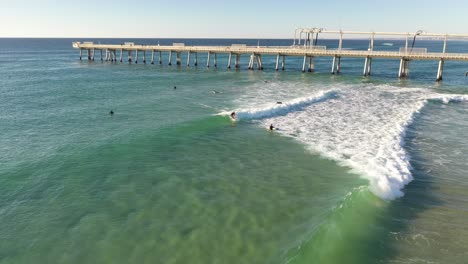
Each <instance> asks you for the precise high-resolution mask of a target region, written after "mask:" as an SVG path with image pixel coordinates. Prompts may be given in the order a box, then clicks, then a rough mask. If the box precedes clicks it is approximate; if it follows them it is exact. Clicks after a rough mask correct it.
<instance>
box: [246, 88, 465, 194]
mask: <svg viewBox="0 0 468 264" xmlns="http://www.w3.org/2000/svg"><path fill="white" fill-rule="evenodd" d="M285 88H287V87H285ZM254 92H256V93H257V95H256V96H252V94H249V95H247V96H248V97H249V98H255V99H256V100H257V102H258V101H259V100H265V99H266V98H263V97H262V94H263V93H262V91H261V90H255V91H254ZM428 100H441V101H442V102H445V103H447V102H449V101H451V100H456V101H468V96H467V95H452V94H437V93H434V92H432V91H431V90H429V89H411V88H397V87H391V86H387V85H380V86H377V87H376V86H372V85H358V86H357V85H355V86H342V87H340V88H337V89H334V90H332V91H328V92H323V91H322V92H315V93H313V95H312V96H309V97H300V98H298V99H295V100H290V101H288V102H287V103H285V104H282V105H270V106H269V107H265V106H264V105H263V106H258V105H257V103H255V101H254V100H247V105H246V106H247V110H243V109H241V110H238V112H237V115H238V116H239V118H240V119H242V118H248V119H255V120H257V119H258V120H259V122H260V124H261V125H262V126H265V127H267V126H268V125H269V124H274V125H275V126H276V127H279V128H280V129H281V130H280V131H281V133H284V134H285V135H288V136H292V137H294V138H296V139H297V140H299V141H301V142H303V143H304V144H306V145H307V146H308V148H309V149H310V150H312V151H314V152H318V153H320V154H321V155H323V156H325V157H328V158H331V159H334V160H337V161H338V162H340V163H341V164H342V165H345V166H349V167H350V168H352V170H353V171H354V172H356V173H358V174H360V175H361V176H362V177H364V178H366V179H368V180H369V184H370V187H369V188H370V190H371V191H372V192H373V193H374V194H376V195H377V196H379V197H381V198H383V199H395V198H397V197H401V196H402V195H403V192H402V189H403V188H404V186H405V185H406V184H408V183H409V182H410V181H411V180H412V179H413V177H412V175H411V165H410V163H409V160H410V157H409V156H408V154H407V152H406V151H405V149H404V148H403V146H404V143H405V142H404V138H405V133H406V128H407V127H408V125H409V124H411V123H412V122H413V120H414V116H415V114H417V113H418V112H419V111H420V110H421V109H422V108H423V107H424V105H425V104H426V103H427V101H428ZM239 101H240V102H241V103H242V104H245V103H246V100H243V99H240V100H239Z"/></svg>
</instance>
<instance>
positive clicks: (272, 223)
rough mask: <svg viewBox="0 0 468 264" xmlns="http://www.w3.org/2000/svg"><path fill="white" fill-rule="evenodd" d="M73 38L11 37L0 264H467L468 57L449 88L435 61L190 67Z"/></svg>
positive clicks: (3, 83)
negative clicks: (81, 53) (81, 49)
mask: <svg viewBox="0 0 468 264" xmlns="http://www.w3.org/2000/svg"><path fill="white" fill-rule="evenodd" d="M71 41H72V40H60V39H55V40H34V39H21V40H15V39H0V47H1V49H0V72H1V73H2V78H1V79H0V90H1V91H0V92H1V94H2V95H1V96H0V110H1V111H0V122H1V127H0V130H1V133H0V148H1V153H2V154H1V155H0V163H1V166H0V188H1V191H0V222H1V223H2V224H1V225H0V237H1V238H2V239H1V240H0V263H465V259H466V257H467V255H468V239H467V237H468V236H467V235H468V234H467V231H466V230H467V229H466V227H467V226H468V207H467V203H466V202H467V201H468V184H467V183H466V178H467V175H466V171H468V164H467V162H466V158H467V153H468V138H467V137H466V136H465V134H466V131H467V129H468V118H467V113H468V105H467V103H466V100H467V98H468V97H467V94H468V79H466V78H465V77H464V72H465V71H466V69H467V67H468V66H467V65H466V64H463V63H457V62H447V63H446V69H445V73H444V82H443V83H442V84H435V83H434V82H433V81H434V79H435V72H436V66H434V65H435V63H432V62H412V64H411V72H410V74H411V77H410V79H408V80H398V79H397V78H396V77H395V75H396V72H397V70H398V61H391V60H390V61H378V60H375V61H374V63H373V74H374V75H373V76H372V77H370V78H362V77H361V76H360V73H361V72H362V66H363V62H362V61H361V60H358V59H354V60H353V59H348V60H343V62H342V63H343V67H342V69H343V74H342V75H339V76H331V75H329V73H328V72H329V69H330V67H331V66H330V65H331V63H330V61H329V60H328V59H326V58H318V59H317V60H316V67H315V68H316V71H317V72H315V73H313V74H310V73H306V74H303V73H301V72H300V68H301V59H300V58H298V59H293V58H288V59H287V64H286V71H285V72H281V71H280V72H275V71H274V70H273V69H274V63H275V59H276V58H275V57H271V58H268V57H266V58H263V59H264V67H265V70H264V71H248V70H247V69H245V68H246V67H247V60H248V58H242V67H243V68H242V69H240V70H227V69H226V68H225V65H224V63H225V62H227V58H225V57H223V56H218V63H219V65H221V64H223V65H222V66H219V67H218V68H216V69H215V68H213V67H211V68H210V69H206V68H205V67H203V66H199V67H193V66H191V67H190V68H188V69H187V68H186V67H185V66H183V67H177V66H171V67H169V66H167V63H165V64H164V65H161V66H160V65H149V64H148V65H143V64H141V63H139V64H138V65H135V64H131V65H129V64H120V63H117V64H112V63H105V62H104V63H102V62H101V61H99V60H97V61H95V62H88V61H79V60H78V52H77V51H76V50H73V49H72V48H71ZM102 41H103V42H104V41H105V40H102ZM107 41H109V42H112V41H120V42H121V40H107ZM139 41H140V42H141V41H148V42H151V41H153V40H139ZM161 41H162V42H163V41H169V40H161ZM189 41H193V42H197V41H198V42H200V44H204V43H205V42H206V43H214V44H223V43H221V42H223V41H227V40H187V42H189ZM210 41H211V42H210ZM245 41H247V40H245ZM249 41H250V40H249ZM251 41H253V42H255V44H256V40H255V41H254V40H251ZM218 42H219V43H218ZM233 42H235V41H233ZM282 42H284V41H282V40H278V41H274V40H270V41H269V43H271V45H277V44H278V43H279V44H282ZM288 43H289V42H288ZM162 44H163V43H162ZM289 44H290V43H289ZM350 45H352V46H353V45H354V46H353V47H355V48H361V47H365V46H366V45H367V43H366V42H365V41H361V42H359V41H356V42H353V43H351V44H350ZM421 45H427V46H428V47H432V46H434V47H435V48H437V47H438V46H436V44H434V43H432V42H423V43H421ZM431 45H432V46H431ZM449 47H450V48H452V49H453V50H454V51H466V50H468V47H467V46H466V43H463V42H457V43H453V45H451V46H450V45H449ZM382 48H389V47H382ZM203 58H204V57H203V55H201V54H200V60H202V61H203ZM164 59H165V61H166V62H167V58H164ZM200 64H201V65H204V63H200ZM174 86H176V87H177V89H174V88H173V87H174ZM213 91H217V93H214V92H213ZM278 101H281V102H282V104H277V103H276V102H278ZM111 109H112V110H113V111H114V112H115V114H114V115H113V116H110V115H109V114H108V113H109V111H110V110H111ZM232 111H236V113H237V115H238V119H237V121H231V120H230V118H229V117H228V116H227V115H228V114H229V113H230V112H232ZM270 124H274V126H276V127H278V129H279V130H277V131H273V132H270V131H269V130H268V129H267V127H268V126H269V125H270Z"/></svg>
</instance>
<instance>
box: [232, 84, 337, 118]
mask: <svg viewBox="0 0 468 264" xmlns="http://www.w3.org/2000/svg"><path fill="white" fill-rule="evenodd" d="M335 96H336V92H335V91H319V92H316V93H314V94H313V95H312V96H307V97H300V98H296V99H293V100H290V101H285V102H282V101H281V102H280V103H279V102H270V103H268V104H266V105H263V106H261V107H258V108H251V109H238V110H235V112H236V119H237V120H242V119H249V120H251V119H263V118H268V117H273V116H280V115H285V114H288V113H290V112H294V111H300V110H301V109H303V108H304V107H307V106H309V105H311V104H313V103H318V102H321V101H324V100H326V99H329V98H333V97H335Z"/></svg>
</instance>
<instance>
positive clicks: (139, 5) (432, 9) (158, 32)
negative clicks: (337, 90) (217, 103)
mask: <svg viewBox="0 0 468 264" xmlns="http://www.w3.org/2000/svg"><path fill="white" fill-rule="evenodd" d="M0 10H1V15H0V37H122V38H130V37H140V38H164V37H166V38H176V37H179V38H291V37H292V35H293V32H294V29H295V28H297V27H323V28H326V29H329V30H338V29H340V28H341V29H343V30H360V31H367V30H375V31H401V32H414V31H416V30H418V29H423V30H425V31H426V32H431V33H446V32H447V33H465V34H467V33H468V0H445V1H440V0H439V1H436V0H425V1H421V0H414V1H412V0H386V1H377V0H374V1H370V0H361V1H352V0H349V1H338V0H328V1H313V0H289V1H276V0H270V1H263V0H261V1H254V0H251V1H247V0H237V1H235V0H230V1H229V0H228V1H226V0H218V1H214V0H198V1H186V0H173V1H168V0H136V1H123V0H101V1H93V0H81V1H79V0H74V1H59V0H55V1H54V0H9V1H7V0H0Z"/></svg>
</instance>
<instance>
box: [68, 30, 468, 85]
mask: <svg viewBox="0 0 468 264" xmlns="http://www.w3.org/2000/svg"><path fill="white" fill-rule="evenodd" d="M298 32H299V38H296V37H297V33H298ZM319 33H321V34H324V33H330V34H338V35H339V44H338V48H336V49H327V47H325V46H317V45H316V44H317V39H318V34H319ZM345 34H359V35H369V48H368V50H352V49H343V45H342V44H343V35H345ZM303 35H304V39H302V36H303ZM376 35H385V36H387V35H394V36H400V37H401V36H403V37H405V38H406V42H405V46H404V47H401V48H400V49H399V51H376V50H374V38H375V36H376ZM314 36H315V41H314ZM417 36H421V37H434V38H437V39H439V40H443V49H442V52H427V49H425V48H414V43H415V40H416V37H417ZM410 37H412V38H413V41H412V45H411V47H410V45H409V39H410ZM449 38H456V39H460V38H461V39H466V40H468V35H461V34H428V33H425V32H423V31H420V30H419V31H417V32H415V33H414V34H413V35H412V34H410V33H398V32H355V31H348V32H344V31H326V30H323V29H321V28H299V29H296V31H295V32H294V43H293V45H291V46H247V45H244V44H233V45H231V46H186V45H185V44H183V43H174V44H173V45H172V46H160V45H135V44H134V43H133V42H125V43H124V44H120V45H118V44H94V43H92V42H83V43H80V42H73V47H74V48H76V49H79V50H80V59H81V58H82V52H83V50H84V51H87V57H88V60H94V55H95V51H96V50H98V51H100V53H101V60H103V56H102V51H103V50H105V51H106V56H105V60H106V61H117V52H118V51H119V52H120V59H119V61H120V62H122V61H123V56H124V55H123V54H124V53H127V56H128V57H127V59H128V61H129V62H132V61H134V62H135V63H138V54H139V52H142V53H143V63H146V52H151V64H154V55H155V53H159V64H162V59H161V53H162V52H168V53H169V62H168V64H169V65H172V54H173V53H175V54H176V64H177V65H181V64H182V62H181V53H187V66H188V65H190V55H191V54H194V55H195V61H194V65H195V66H197V65H198V57H197V54H198V53H200V52H203V53H207V54H208V56H207V63H206V66H207V67H210V55H213V58H214V66H215V67H216V65H217V61H216V55H217V54H229V59H228V66H227V67H228V68H231V59H232V56H233V55H234V56H235V67H236V68H239V67H240V66H239V63H240V56H241V55H249V56H250V61H249V65H248V69H251V70H253V69H254V64H255V63H256V64H257V67H256V68H257V69H259V70H262V69H263V66H262V57H261V56H262V55H270V56H271V55H273V56H276V67H275V69H276V70H278V69H279V63H280V58H282V62H281V69H283V70H284V67H285V58H286V56H298V57H303V58H304V60H303V64H302V71H303V72H305V71H306V69H307V71H309V72H311V71H313V70H314V63H313V58H314V57H332V58H333V63H332V70H331V73H332V74H335V73H340V69H341V58H342V57H351V58H364V59H365V61H364V70H363V75H364V76H368V75H370V74H371V65H372V59H374V58H375V59H399V60H400V68H399V71H398V77H400V78H402V77H408V75H409V62H410V61H412V60H436V61H438V62H439V66H438V69H437V76H436V80H437V81H441V80H442V74H443V68H444V62H445V61H468V53H450V52H446V47H447V39H449ZM296 40H298V45H296ZM301 40H303V45H301ZM467 45H468V42H467ZM132 54H135V57H134V58H133V57H132V56H133V55H132ZM307 64H308V66H307ZM306 66H307V67H306Z"/></svg>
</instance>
